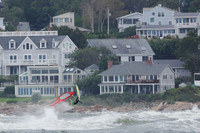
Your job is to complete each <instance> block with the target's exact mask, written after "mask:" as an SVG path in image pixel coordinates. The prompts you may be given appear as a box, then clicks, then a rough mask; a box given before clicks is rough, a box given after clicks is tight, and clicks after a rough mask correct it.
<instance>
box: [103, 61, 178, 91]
mask: <svg viewBox="0 0 200 133" xmlns="http://www.w3.org/2000/svg"><path fill="white" fill-rule="evenodd" d="M99 75H100V76H101V83H100V84H99V86H100V94H105V93H124V92H128V93H134V94H155V93H163V92H164V91H165V90H167V89H170V88H174V87H175V80H174V71H173V70H172V68H171V66H170V65H168V64H153V63H151V62H149V61H148V62H147V63H146V62H124V63H122V64H120V65H113V66H112V67H111V68H109V69H107V70H106V71H104V72H102V73H100V74H99Z"/></svg>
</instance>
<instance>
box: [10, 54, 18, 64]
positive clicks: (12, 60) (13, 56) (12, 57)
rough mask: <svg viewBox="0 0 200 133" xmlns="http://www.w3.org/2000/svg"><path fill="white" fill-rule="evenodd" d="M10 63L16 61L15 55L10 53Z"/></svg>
mask: <svg viewBox="0 0 200 133" xmlns="http://www.w3.org/2000/svg"><path fill="white" fill-rule="evenodd" d="M9 59H10V63H16V62H17V55H10V58H9Z"/></svg>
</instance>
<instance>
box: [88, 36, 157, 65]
mask: <svg viewBox="0 0 200 133" xmlns="http://www.w3.org/2000/svg"><path fill="white" fill-rule="evenodd" d="M87 42H88V46H90V47H106V48H107V49H109V50H110V51H111V52H112V53H113V54H115V55H116V56H117V57H118V59H119V61H120V62H134V61H147V60H150V59H151V60H153V55H155V53H154V52H153V50H152V48H151V47H150V45H149V43H148V42H147V40H146V39H88V40H87Z"/></svg>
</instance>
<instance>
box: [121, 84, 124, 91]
mask: <svg viewBox="0 0 200 133" xmlns="http://www.w3.org/2000/svg"><path fill="white" fill-rule="evenodd" d="M123 92H124V86H123V85H122V86H121V93H123Z"/></svg>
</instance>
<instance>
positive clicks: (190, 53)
mask: <svg viewBox="0 0 200 133" xmlns="http://www.w3.org/2000/svg"><path fill="white" fill-rule="evenodd" d="M199 44H200V38H199V37H195V36H194V37H185V38H183V39H181V40H180V41H179V42H178V43H177V51H176V54H177V55H178V56H179V57H180V59H181V60H183V61H184V62H185V67H186V68H188V69H189V70H190V71H191V72H192V73H194V72H199V71H200V52H199V49H198V45H199Z"/></svg>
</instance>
